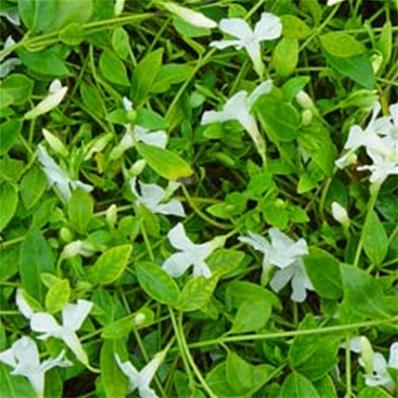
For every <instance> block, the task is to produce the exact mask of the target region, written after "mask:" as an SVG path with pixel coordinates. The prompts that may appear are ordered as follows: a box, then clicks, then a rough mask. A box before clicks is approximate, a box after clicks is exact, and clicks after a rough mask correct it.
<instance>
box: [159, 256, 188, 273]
mask: <svg viewBox="0 0 398 398" xmlns="http://www.w3.org/2000/svg"><path fill="white" fill-rule="evenodd" d="M191 265H192V259H189V258H187V255H186V254H185V253H175V254H173V255H171V256H170V257H169V258H168V259H166V261H165V262H164V263H163V266H162V268H163V269H164V270H165V271H166V272H167V273H168V274H169V275H170V276H172V277H173V278H178V277H179V276H181V275H182V274H183V273H184V272H185V271H186V270H187V269H188V268H189V267H190V266H191Z"/></svg>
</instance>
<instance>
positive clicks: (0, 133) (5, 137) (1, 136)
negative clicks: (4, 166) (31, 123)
mask: <svg viewBox="0 0 398 398" xmlns="http://www.w3.org/2000/svg"><path fill="white" fill-rule="evenodd" d="M0 95H1V94H0ZM21 129H22V120H16V119H14V120H8V121H7V122H4V123H2V124H0V155H4V154H5V153H7V152H8V150H9V149H10V148H11V147H12V146H13V145H14V143H15V141H16V139H17V138H18V136H19V134H20V133H21Z"/></svg>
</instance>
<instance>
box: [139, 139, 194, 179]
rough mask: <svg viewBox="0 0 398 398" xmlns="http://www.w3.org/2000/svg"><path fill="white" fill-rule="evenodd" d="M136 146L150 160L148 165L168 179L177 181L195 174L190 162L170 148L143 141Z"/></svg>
mask: <svg viewBox="0 0 398 398" xmlns="http://www.w3.org/2000/svg"><path fill="white" fill-rule="evenodd" d="M136 147H137V150H138V152H139V154H140V155H141V156H142V157H143V158H144V159H145V160H146V161H147V162H148V165H149V166H150V167H151V168H152V169H153V170H155V171H156V173H158V174H159V175H160V176H162V177H164V178H167V179H168V180H172V181H175V180H178V179H180V178H184V177H189V176H191V175H192V174H193V171H192V169H191V167H190V166H189V165H188V163H186V162H185V160H183V159H182V158H181V157H180V156H179V155H177V154H176V153H174V152H171V151H169V150H168V149H163V148H159V147H156V146H153V145H147V144H143V143H138V144H137V145H136Z"/></svg>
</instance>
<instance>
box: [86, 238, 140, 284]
mask: <svg viewBox="0 0 398 398" xmlns="http://www.w3.org/2000/svg"><path fill="white" fill-rule="evenodd" d="M132 248H133V247H132V245H121V246H116V247H113V248H111V249H108V250H106V251H105V252H104V253H102V254H101V255H100V256H99V257H98V259H97V261H96V262H95V264H94V266H93V267H91V269H90V270H89V276H90V279H91V280H92V282H93V283H98V284H99V285H107V284H109V283H113V282H115V281H116V280H118V279H119V278H120V276H121V275H122V273H123V271H124V270H125V268H126V267H127V262H128V259H129V257H130V254H131V250H132Z"/></svg>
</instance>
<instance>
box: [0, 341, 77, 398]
mask: <svg viewBox="0 0 398 398" xmlns="http://www.w3.org/2000/svg"><path fill="white" fill-rule="evenodd" d="M63 358H64V351H62V352H61V353H60V354H59V355H58V356H57V357H56V358H51V359H47V360H45V361H43V362H42V363H40V357H39V350H38V349H37V345H36V343H35V341H34V340H33V339H31V338H30V337H26V336H24V337H21V338H20V339H19V340H17V341H16V342H15V343H13V345H12V346H11V348H9V349H8V350H5V351H3V352H1V353H0V361H1V362H3V363H5V364H6V365H8V366H11V367H12V368H13V371H12V372H11V374H12V375H14V376H24V377H26V378H27V379H28V380H29V382H30V384H31V385H32V387H33V389H34V391H35V392H36V395H37V397H39V398H42V397H44V384H45V373H46V372H47V371H49V370H50V369H52V368H55V367H56V366H62V367H66V366H70V365H72V364H71V363H70V362H69V361H67V360H64V359H63Z"/></svg>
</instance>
